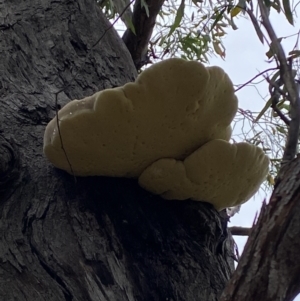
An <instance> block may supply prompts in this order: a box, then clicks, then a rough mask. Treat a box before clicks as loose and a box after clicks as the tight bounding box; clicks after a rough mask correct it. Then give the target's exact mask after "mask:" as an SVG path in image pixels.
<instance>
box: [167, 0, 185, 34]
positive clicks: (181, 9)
mask: <svg viewBox="0 0 300 301" xmlns="http://www.w3.org/2000/svg"><path fill="white" fill-rule="evenodd" d="M184 8H185V5H184V0H181V3H180V5H179V7H178V10H177V13H176V17H175V21H174V23H173V25H172V26H171V29H170V32H169V34H168V36H170V35H171V34H172V33H173V32H174V31H175V29H176V28H177V27H179V25H180V22H181V20H182V17H183V15H184Z"/></svg>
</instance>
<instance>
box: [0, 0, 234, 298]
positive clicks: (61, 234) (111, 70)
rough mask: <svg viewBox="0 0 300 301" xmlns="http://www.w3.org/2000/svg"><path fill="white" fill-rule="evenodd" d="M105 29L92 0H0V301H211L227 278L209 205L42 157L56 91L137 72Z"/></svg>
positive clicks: (221, 235)
mask: <svg viewBox="0 0 300 301" xmlns="http://www.w3.org/2000/svg"><path fill="white" fill-rule="evenodd" d="M109 26H110V24H109V23H108V22H107V21H106V20H105V18H104V17H103V15H102V14H101V12H100V11H99V10H98V8H97V6H96V4H95V1H94V0H75V1H65V0H60V1H46V0H43V1H42V0H31V1H21V0H15V1H9V0H7V1H4V2H3V1H2V2H0V30H1V33H0V34H1V36H0V95H1V98H0V159H1V164H0V217H1V219H0V231H1V232H0V233H1V234H0V241H1V243H0V300H6V301H10V300H18V301H23V300H24V301H25V300H30V301H35V300H36V301H41V300H47V301H62V300H68V301H69V300H91V301H94V300H120V301H123V300H184V301H188V300H198V301H201V300H203V301H212V300H217V298H218V296H219V295H220V293H221V292H222V290H223V288H224V286H225V284H226V282H227V281H228V279H229V278H230V276H231V272H232V270H233V265H232V259H231V253H230V252H231V251H230V250H231V246H230V240H229V239H228V238H227V230H226V219H225V218H224V217H222V216H221V215H220V214H219V213H218V212H217V211H215V210H214V209H213V208H212V206H210V205H208V204H205V203H200V202H177V201H171V202H170V201H165V200H162V199H160V198H159V197H155V196H153V195H151V194H149V193H148V192H146V191H144V190H143V189H141V188H140V187H139V186H138V184H137V181H136V179H117V178H104V177H90V178H77V179H76V181H74V177H72V176H70V175H68V174H66V173H64V172H63V171H60V170H56V169H54V168H53V166H52V165H51V164H50V163H49V162H47V160H46V159H45V158H44V156H43V153H42V144H43V133H44V129H45V126H46V124H47V123H48V122H49V121H50V119H51V118H53V117H54V116H55V112H56V98H57V100H58V105H61V106H63V105H65V104H66V103H67V102H68V101H70V100H72V99H75V98H82V97H84V96H87V95H91V94H93V93H94V92H96V91H97V90H100V89H104V88H108V87H114V86H119V85H122V84H124V83H126V82H128V81H132V80H134V78H135V77H136V71H135V67H134V64H133V62H132V59H131V57H130V54H129V52H128V51H127V49H126V47H125V46H124V44H123V42H122V40H121V39H120V38H119V37H118V35H117V34H116V32H115V31H114V30H113V28H110V29H109V30H107V29H108V28H109ZM104 33H105V35H104V36H103V34H104ZM101 36H102V38H101V40H100V42H99V43H96V42H97V41H98V40H99V38H100V37H101ZM95 44H96V45H95ZM93 45H95V46H93ZM60 90H62V92H61V93H59V94H57V92H58V91H60ZM99 160H101V158H99Z"/></svg>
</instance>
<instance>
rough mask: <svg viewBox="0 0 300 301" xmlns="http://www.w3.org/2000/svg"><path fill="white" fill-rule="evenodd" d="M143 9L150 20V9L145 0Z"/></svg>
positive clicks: (142, 0)
mask: <svg viewBox="0 0 300 301" xmlns="http://www.w3.org/2000/svg"><path fill="white" fill-rule="evenodd" d="M141 7H142V8H143V7H144V9H145V11H146V15H147V17H148V18H149V7H148V4H147V3H146V1H145V0H141Z"/></svg>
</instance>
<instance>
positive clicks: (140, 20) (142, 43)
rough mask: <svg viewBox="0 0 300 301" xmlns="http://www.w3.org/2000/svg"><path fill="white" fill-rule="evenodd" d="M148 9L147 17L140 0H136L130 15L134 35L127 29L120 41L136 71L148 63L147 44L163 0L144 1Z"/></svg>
mask: <svg viewBox="0 0 300 301" xmlns="http://www.w3.org/2000/svg"><path fill="white" fill-rule="evenodd" d="M145 2H146V5H147V6H148V9H149V15H148V14H147V11H146V10H145V8H144V7H143V6H142V2H141V0H136V1H135V3H134V10H133V15H132V24H133V26H134V29H135V33H133V32H132V30H131V29H130V28H127V30H126V31H125V33H124V35H123V37H122V39H123V41H124V43H125V45H126V46H127V48H128V50H129V52H130V54H131V56H132V59H133V62H134V64H135V66H136V68H137V70H139V69H141V68H142V67H143V66H144V65H146V64H148V63H149V57H148V56H147V52H148V44H149V41H150V39H151V36H152V32H153V28H154V26H155V22H156V18H157V15H158V13H159V12H160V10H161V7H162V5H163V4H164V2H165V0H147V1H145Z"/></svg>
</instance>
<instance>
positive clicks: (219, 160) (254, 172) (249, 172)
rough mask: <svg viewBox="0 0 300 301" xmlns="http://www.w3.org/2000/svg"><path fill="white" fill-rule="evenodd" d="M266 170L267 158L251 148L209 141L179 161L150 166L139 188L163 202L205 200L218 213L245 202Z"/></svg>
mask: <svg viewBox="0 0 300 301" xmlns="http://www.w3.org/2000/svg"><path fill="white" fill-rule="evenodd" d="M268 167H269V159H268V157H267V156H266V155H265V154H264V152H263V151H262V150H261V149H260V148H258V147H256V146H254V145H252V144H248V143H236V144H230V143H228V142H227V141H224V140H212V141H209V142H207V143H206V144H204V145H203V146H202V147H199V148H198V149H197V150H196V151H195V152H193V153H192V154H191V155H190V156H188V157H187V158H185V159H184V160H183V161H178V160H175V159H168V158H166V159H160V160H158V161H156V162H154V163H153V164H152V165H150V166H149V167H148V168H146V170H145V171H144V172H143V173H142V174H141V176H140V177H139V184H140V185H141V186H142V187H143V188H145V189H146V190H148V191H151V192H152V193H154V194H159V195H160V196H161V197H163V198H165V199H171V200H172V199H177V200H185V199H188V198H191V199H193V200H197V201H201V200H205V201H206V202H208V203H211V204H213V205H214V207H215V208H216V209H217V210H222V209H224V208H226V207H232V206H237V205H239V204H242V203H244V202H246V201H247V200H249V199H250V198H251V197H252V196H253V195H254V193H255V192H256V191H257V190H258V188H259V186H260V185H261V183H262V182H263V181H264V179H265V177H266V175H267V174H268Z"/></svg>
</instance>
